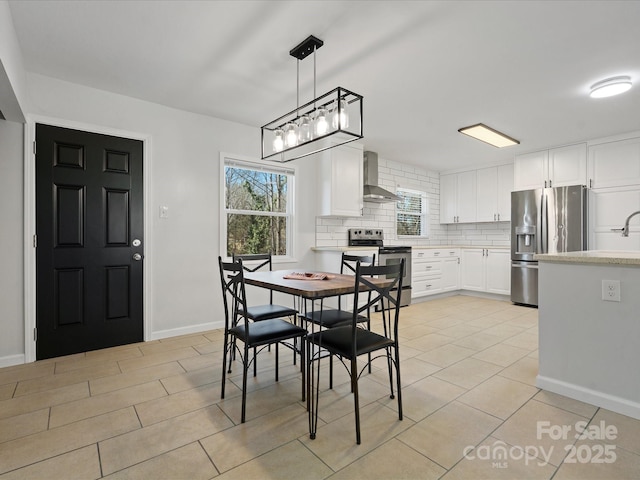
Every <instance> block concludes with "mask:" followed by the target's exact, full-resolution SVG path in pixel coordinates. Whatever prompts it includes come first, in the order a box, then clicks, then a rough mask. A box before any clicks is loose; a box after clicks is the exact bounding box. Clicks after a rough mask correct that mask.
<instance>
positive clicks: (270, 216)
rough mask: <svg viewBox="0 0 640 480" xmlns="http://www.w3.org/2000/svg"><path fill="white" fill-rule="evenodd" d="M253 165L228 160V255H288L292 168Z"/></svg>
mask: <svg viewBox="0 0 640 480" xmlns="http://www.w3.org/2000/svg"><path fill="white" fill-rule="evenodd" d="M252 166H253V165H251V164H246V165H245V164H242V163H239V162H237V161H233V162H226V161H225V168H224V177H225V185H224V188H225V209H224V214H225V217H226V221H227V238H226V250H227V251H226V254H227V256H231V255H232V254H234V253H235V254H237V255H240V254H250V253H271V254H272V255H274V256H284V255H287V254H288V253H289V250H290V248H289V245H290V229H291V203H292V201H291V198H290V197H291V183H292V180H293V171H290V170H288V171H287V170H282V171H277V170H275V169H274V170H273V171H270V170H268V169H264V170H262V169H261V166H257V165H256V166H255V167H253V168H252ZM256 167H257V168H256Z"/></svg>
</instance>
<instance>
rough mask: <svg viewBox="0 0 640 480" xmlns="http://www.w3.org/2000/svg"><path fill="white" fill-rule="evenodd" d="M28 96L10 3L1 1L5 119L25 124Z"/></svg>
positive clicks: (0, 85) (0, 103) (0, 107)
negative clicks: (25, 107)
mask: <svg viewBox="0 0 640 480" xmlns="http://www.w3.org/2000/svg"><path fill="white" fill-rule="evenodd" d="M26 96H27V94H26V74H25V71H24V66H23V64H22V53H21V51H20V45H19V44H18V37H17V36H16V31H15V28H14V27H13V18H12V17H11V11H10V9H9V3H8V2H7V1H6V0H0V111H2V113H3V115H4V118H6V119H7V120H11V121H13V122H24V114H23V108H24V104H25V102H26Z"/></svg>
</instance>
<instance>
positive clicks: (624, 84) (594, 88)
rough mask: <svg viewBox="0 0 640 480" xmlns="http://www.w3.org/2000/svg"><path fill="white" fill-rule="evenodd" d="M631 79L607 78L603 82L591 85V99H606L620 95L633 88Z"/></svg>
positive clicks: (624, 77) (624, 76) (623, 77)
mask: <svg viewBox="0 0 640 480" xmlns="http://www.w3.org/2000/svg"><path fill="white" fill-rule="evenodd" d="M631 85H632V84H631V77H627V76H626V75H623V76H620V77H612V78H607V79H606V80H602V81H601V82H598V83H594V84H593V85H591V93H590V94H589V96H590V97H591V98H605V97H612V96H614V95H619V94H621V93H624V92H626V91H627V90H629V89H630V88H631Z"/></svg>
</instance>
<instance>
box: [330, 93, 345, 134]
mask: <svg viewBox="0 0 640 480" xmlns="http://www.w3.org/2000/svg"><path fill="white" fill-rule="evenodd" d="M348 127H349V114H348V113H347V102H345V101H344V99H341V100H340V102H338V105H337V106H336V108H335V109H334V111H333V128H335V129H343V130H344V129H346V128H348Z"/></svg>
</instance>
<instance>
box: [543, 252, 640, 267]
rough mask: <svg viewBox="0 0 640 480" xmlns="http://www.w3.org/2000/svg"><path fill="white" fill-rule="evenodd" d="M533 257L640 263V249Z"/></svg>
mask: <svg viewBox="0 0 640 480" xmlns="http://www.w3.org/2000/svg"><path fill="white" fill-rule="evenodd" d="M533 259H534V260H538V261H539V262H558V263H595V264H601V265H640V251H637V250H587V251H584V252H564V253H545V254H538V255H534V257H533Z"/></svg>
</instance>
